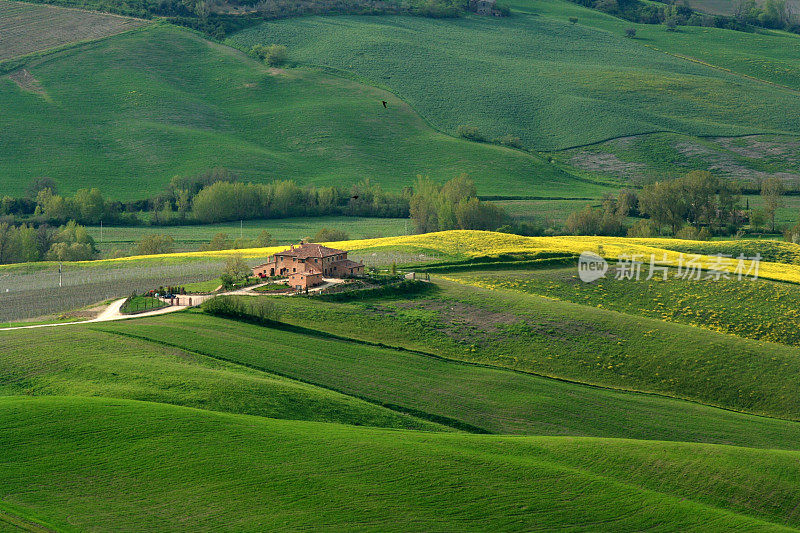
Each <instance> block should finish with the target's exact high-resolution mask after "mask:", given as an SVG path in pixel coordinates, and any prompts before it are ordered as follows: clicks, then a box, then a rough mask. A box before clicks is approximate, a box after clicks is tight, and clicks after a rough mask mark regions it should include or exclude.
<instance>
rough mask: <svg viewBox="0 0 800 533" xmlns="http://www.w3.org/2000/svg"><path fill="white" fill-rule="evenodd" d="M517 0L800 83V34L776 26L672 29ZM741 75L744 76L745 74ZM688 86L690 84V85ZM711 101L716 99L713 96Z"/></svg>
mask: <svg viewBox="0 0 800 533" xmlns="http://www.w3.org/2000/svg"><path fill="white" fill-rule="evenodd" d="M511 5H512V6H513V8H514V9H517V10H519V11H520V12H521V13H529V14H532V15H536V16H540V17H543V18H547V19H548V20H556V21H558V20H560V21H562V22H563V23H564V24H566V23H567V20H566V19H567V17H570V16H577V17H578V25H579V26H580V25H586V26H589V27H591V28H593V29H596V30H599V31H604V32H611V33H612V34H615V35H618V36H622V35H624V29H625V28H629V27H630V28H636V38H635V39H630V41H633V42H634V44H635V45H636V46H637V47H639V48H646V49H650V50H655V51H658V52H660V53H661V54H664V55H668V56H672V57H676V58H677V59H682V60H683V61H685V62H689V63H693V64H696V65H702V66H707V67H709V68H713V69H715V70H718V71H723V72H724V71H730V72H732V73H735V74H738V75H741V76H743V77H744V76H749V77H752V78H755V79H758V80H763V81H766V82H769V83H775V84H778V85H784V86H787V87H790V88H792V89H800V67H798V65H797V62H796V61H795V60H794V57H796V55H797V53H798V51H800V37H798V36H797V35H795V34H792V33H788V32H781V31H772V30H759V31H754V32H741V31H732V30H721V29H718V28H706V27H701V26H681V27H679V28H678V31H675V32H670V31H667V30H666V28H665V27H664V26H663V25H659V24H635V23H632V22H629V21H626V20H621V19H618V18H616V17H612V16H610V15H606V14H604V13H601V12H599V11H595V10H589V9H586V8H583V7H581V6H578V5H577V4H573V3H570V2H566V1H564V0H541V1H539V0H535V1H534V0H513V1H512V2H511ZM734 79H735V78H734ZM739 81H740V82H743V81H744V80H742V79H741V78H739ZM746 87H748V86H747V85H746V84H743V85H740V86H739V88H738V89H737V90H746ZM683 88H684V89H690V87H687V86H684V87H683ZM690 90H691V89H690ZM693 96H701V97H706V96H711V94H710V93H708V92H702V91H701V92H695V93H693ZM717 103H718V104H721V102H717ZM709 104H713V102H711V101H709ZM756 105H757V104H756ZM740 113H741V118H748V117H747V115H748V112H747V110H746V109H742V110H740Z"/></svg>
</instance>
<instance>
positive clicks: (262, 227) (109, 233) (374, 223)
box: [87, 216, 414, 256]
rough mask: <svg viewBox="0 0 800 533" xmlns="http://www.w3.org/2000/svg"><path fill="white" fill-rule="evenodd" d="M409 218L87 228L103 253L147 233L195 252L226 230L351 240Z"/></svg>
mask: <svg viewBox="0 0 800 533" xmlns="http://www.w3.org/2000/svg"><path fill="white" fill-rule="evenodd" d="M413 227H414V226H413V224H412V223H411V220H409V219H405V218H363V217H345V216H324V217H297V218H284V219H274V220H246V221H243V222H241V223H239V222H227V223H222V224H203V225H193V226H167V227H144V226H116V227H108V226H106V227H104V228H103V229H102V232H101V230H100V227H99V226H91V227H88V228H87V229H88V230H89V234H90V235H91V236H92V237H93V238H94V240H95V243H96V244H97V247H98V249H99V250H100V252H101V253H102V254H103V255H104V256H108V255H110V254H112V253H113V252H114V251H122V252H124V253H128V254H136V245H137V243H138V242H139V241H141V240H142V238H144V237H145V236H147V235H154V234H158V235H169V236H170V237H172V239H173V240H174V241H175V245H174V248H175V251H176V252H184V251H186V252H188V251H197V250H198V249H199V247H200V246H201V245H203V244H206V243H208V242H209V241H210V240H211V239H212V238H214V236H215V235H216V234H218V233H225V234H226V235H228V237H229V239H230V240H231V241H233V240H235V239H238V238H239V237H244V238H245V239H255V238H256V237H258V236H259V234H260V233H261V232H262V231H267V232H269V234H270V235H272V238H273V239H275V240H276V241H277V242H278V243H282V244H284V243H291V242H299V241H300V240H302V239H311V238H313V237H314V235H315V234H316V233H317V232H318V231H319V230H321V229H322V228H331V229H339V230H342V231H344V232H346V233H347V234H348V235H349V236H350V238H351V239H372V238H375V237H395V236H397V235H407V234H410V233H411V232H412V231H413Z"/></svg>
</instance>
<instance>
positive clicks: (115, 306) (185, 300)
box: [0, 278, 343, 331]
mask: <svg viewBox="0 0 800 533" xmlns="http://www.w3.org/2000/svg"><path fill="white" fill-rule="evenodd" d="M325 281H326V283H325V284H324V285H322V286H320V287H317V288H315V289H312V292H314V291H317V290H321V289H324V288H325V287H328V286H330V285H334V284H336V283H342V281H343V280H340V279H335V278H330V279H327V280H325ZM262 285H266V283H261V284H259V285H253V286H250V287H245V288H244V289H237V290H234V291H228V292H222V293H218V294H194V295H191V296H188V295H186V296H183V295H182V296H178V297H176V298H175V300H176V301H177V303H178V304H177V305H170V306H167V307H162V308H160V309H154V310H153V311H145V312H144V313H136V314H133V315H126V314H123V313H122V312H121V311H120V309H121V308H122V304H124V303H125V300H127V298H120V299H119V300H114V301H113V302H111V303H110V304H108V307H106V308H105V310H104V311H103V312H102V313H100V314H99V315H97V316H96V317H95V318H92V319H89V320H79V321H77V322H54V323H52V324H33V325H30V326H14V327H11V328H0V331H10V330H15V329H35V328H52V327H55V326H72V325H74V324H91V323H94V322H112V321H115V320H130V319H132V318H144V317H148V316H155V315H165V314H167V313H174V312H176V311H183V310H184V309H188V308H189V307H196V306H198V305H200V304H201V303H203V302H205V301H206V300H208V299H209V298H213V297H215V296H233V295H248V296H257V295H258V294H259V293H257V292H255V291H253V289H255V288H257V287H260V286H262ZM165 301H166V300H165ZM189 301H191V305H189Z"/></svg>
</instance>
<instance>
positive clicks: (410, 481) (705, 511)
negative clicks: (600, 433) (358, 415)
mask: <svg viewBox="0 0 800 533" xmlns="http://www.w3.org/2000/svg"><path fill="white" fill-rule="evenodd" d="M0 423H1V424H2V425H3V427H13V428H14V431H13V432H9V431H4V432H2V433H0V446H2V448H3V450H5V455H4V461H3V462H2V463H0V490H1V491H2V493H3V495H4V496H3V501H2V503H0V516H7V517H9V516H13V517H17V519H27V520H29V521H31V522H34V523H37V524H42V525H44V526H45V527H47V528H49V529H64V530H68V529H69V530H71V529H79V530H82V529H96V528H99V529H134V530H157V529H158V530H161V529H164V530H176V529H189V530H198V529H203V530H215V529H236V530H240V529H247V530H252V529H258V530H277V529H282V530H283V529H295V530H296V529H336V530H343V529H348V530H354V529H357V530H365V531H366V530H369V531H402V530H409V529H420V530H441V529H451V528H453V527H454V526H456V527H457V528H458V529H459V530H475V531H478V530H484V531H485V530H497V529H515V530H517V529H518V530H532V529H556V528H565V527H566V528H570V529H575V530H614V531H641V530H644V529H664V528H665V526H666V527H670V528H673V527H674V528H677V529H680V530H682V531H707V530H708V529H709V528H712V529H714V530H717V531H741V530H750V531H790V530H792V527H793V526H796V525H798V522H797V520H798V519H797V516H795V515H794V514H793V513H792V509H793V507H794V505H793V503H792V502H793V501H796V499H797V497H798V495H797V490H798V489H797V484H796V482H795V480H796V478H797V476H798V471H797V464H798V452H795V451H774V450H755V449H747V448H737V447H729V446H716V445H708V444H687V443H664V442H641V441H629V440H614V439H579V438H570V439H564V438H552V437H496V436H474V435H470V436H464V435H453V436H448V435H444V434H427V433H426V434H423V433H418V432H409V431H391V430H380V429H372V428H356V427H352V426H342V425H336V424H320V423H313V422H297V421H281V420H273V419H268V418H259V417H252V416H244V415H233V414H228V413H213V412H208V411H198V410H194V409H189V408H184V407H175V406H168V405H163V404H154V403H145V402H132V401H128V400H109V399H102V398H98V399H84V398H57V397H55V398H19V397H9V398H3V399H0ZM756 478H757V479H758V480H759V482H758V483H757V484H754V483H750V482H749V481H750V480H752V479H756ZM100 501H102V502H103V503H102V505H98V502H100Z"/></svg>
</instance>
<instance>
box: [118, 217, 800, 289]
mask: <svg viewBox="0 0 800 533" xmlns="http://www.w3.org/2000/svg"><path fill="white" fill-rule="evenodd" d="M326 244H327V245H328V246H332V247H336V248H341V249H343V250H348V251H359V250H366V249H369V250H380V249H391V250H400V251H402V250H403V249H425V250H431V251H435V252H439V253H441V254H446V255H449V256H456V257H463V258H465V259H466V258H470V257H479V256H493V255H500V254H510V253H517V254H519V253H541V252H566V253H574V254H580V253H581V252H584V251H591V252H595V253H598V254H599V255H602V256H603V257H605V258H606V259H608V260H620V259H626V258H635V259H636V260H641V261H645V262H649V261H650V257H651V255H652V256H655V259H656V260H657V261H659V262H664V263H669V264H671V265H677V264H678V262H679V261H681V258H682V257H683V260H684V261H685V260H687V259H688V254H690V253H692V254H695V253H696V254H702V255H700V256H699V257H697V258H696V259H695V260H696V263H697V264H698V265H700V267H701V268H703V269H708V268H715V269H717V270H726V271H729V272H733V271H734V269H735V266H736V264H737V261H736V258H737V257H739V255H740V254H742V255H744V256H745V257H748V258H749V257H753V256H755V255H756V254H757V253H760V254H761V255H762V260H761V261H760V265H759V272H758V274H759V276H760V277H764V278H769V279H774V280H779V281H788V282H796V283H800V246H798V245H796V244H791V243H783V242H777V241H762V240H741V241H711V242H709V241H684V240H678V239H658V238H651V239H629V238H625V237H582V236H559V237H523V236H519V235H510V234H507V233H496V232H491V231H469V230H453V231H442V232H437V233H427V234H423V235H406V236H400V237H383V238H378V239H362V240H353V241H342V242H332V243H326ZM286 247H287V245H281V246H272V247H269V248H251V249H242V250H221V251H213V252H184V253H175V254H165V255H160V256H133V257H124V258H120V259H111V260H107V261H104V262H105V263H107V264H113V263H117V262H120V263H124V262H129V261H141V260H147V259H156V258H160V259H170V258H176V259H178V258H225V257H228V256H230V255H234V254H239V255H241V256H242V257H244V258H245V259H261V258H263V259H266V258H267V257H268V256H270V255H272V254H274V253H275V252H279V251H281V250H285V249H286ZM715 254H727V255H729V256H732V257H733V260H731V261H728V262H727V263H728V265H723V264H721V263H720V261H719V260H718V259H717V258H716V257H714V255H715ZM744 266H745V270H749V269H750V267H751V264H750V261H745V264H744Z"/></svg>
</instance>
